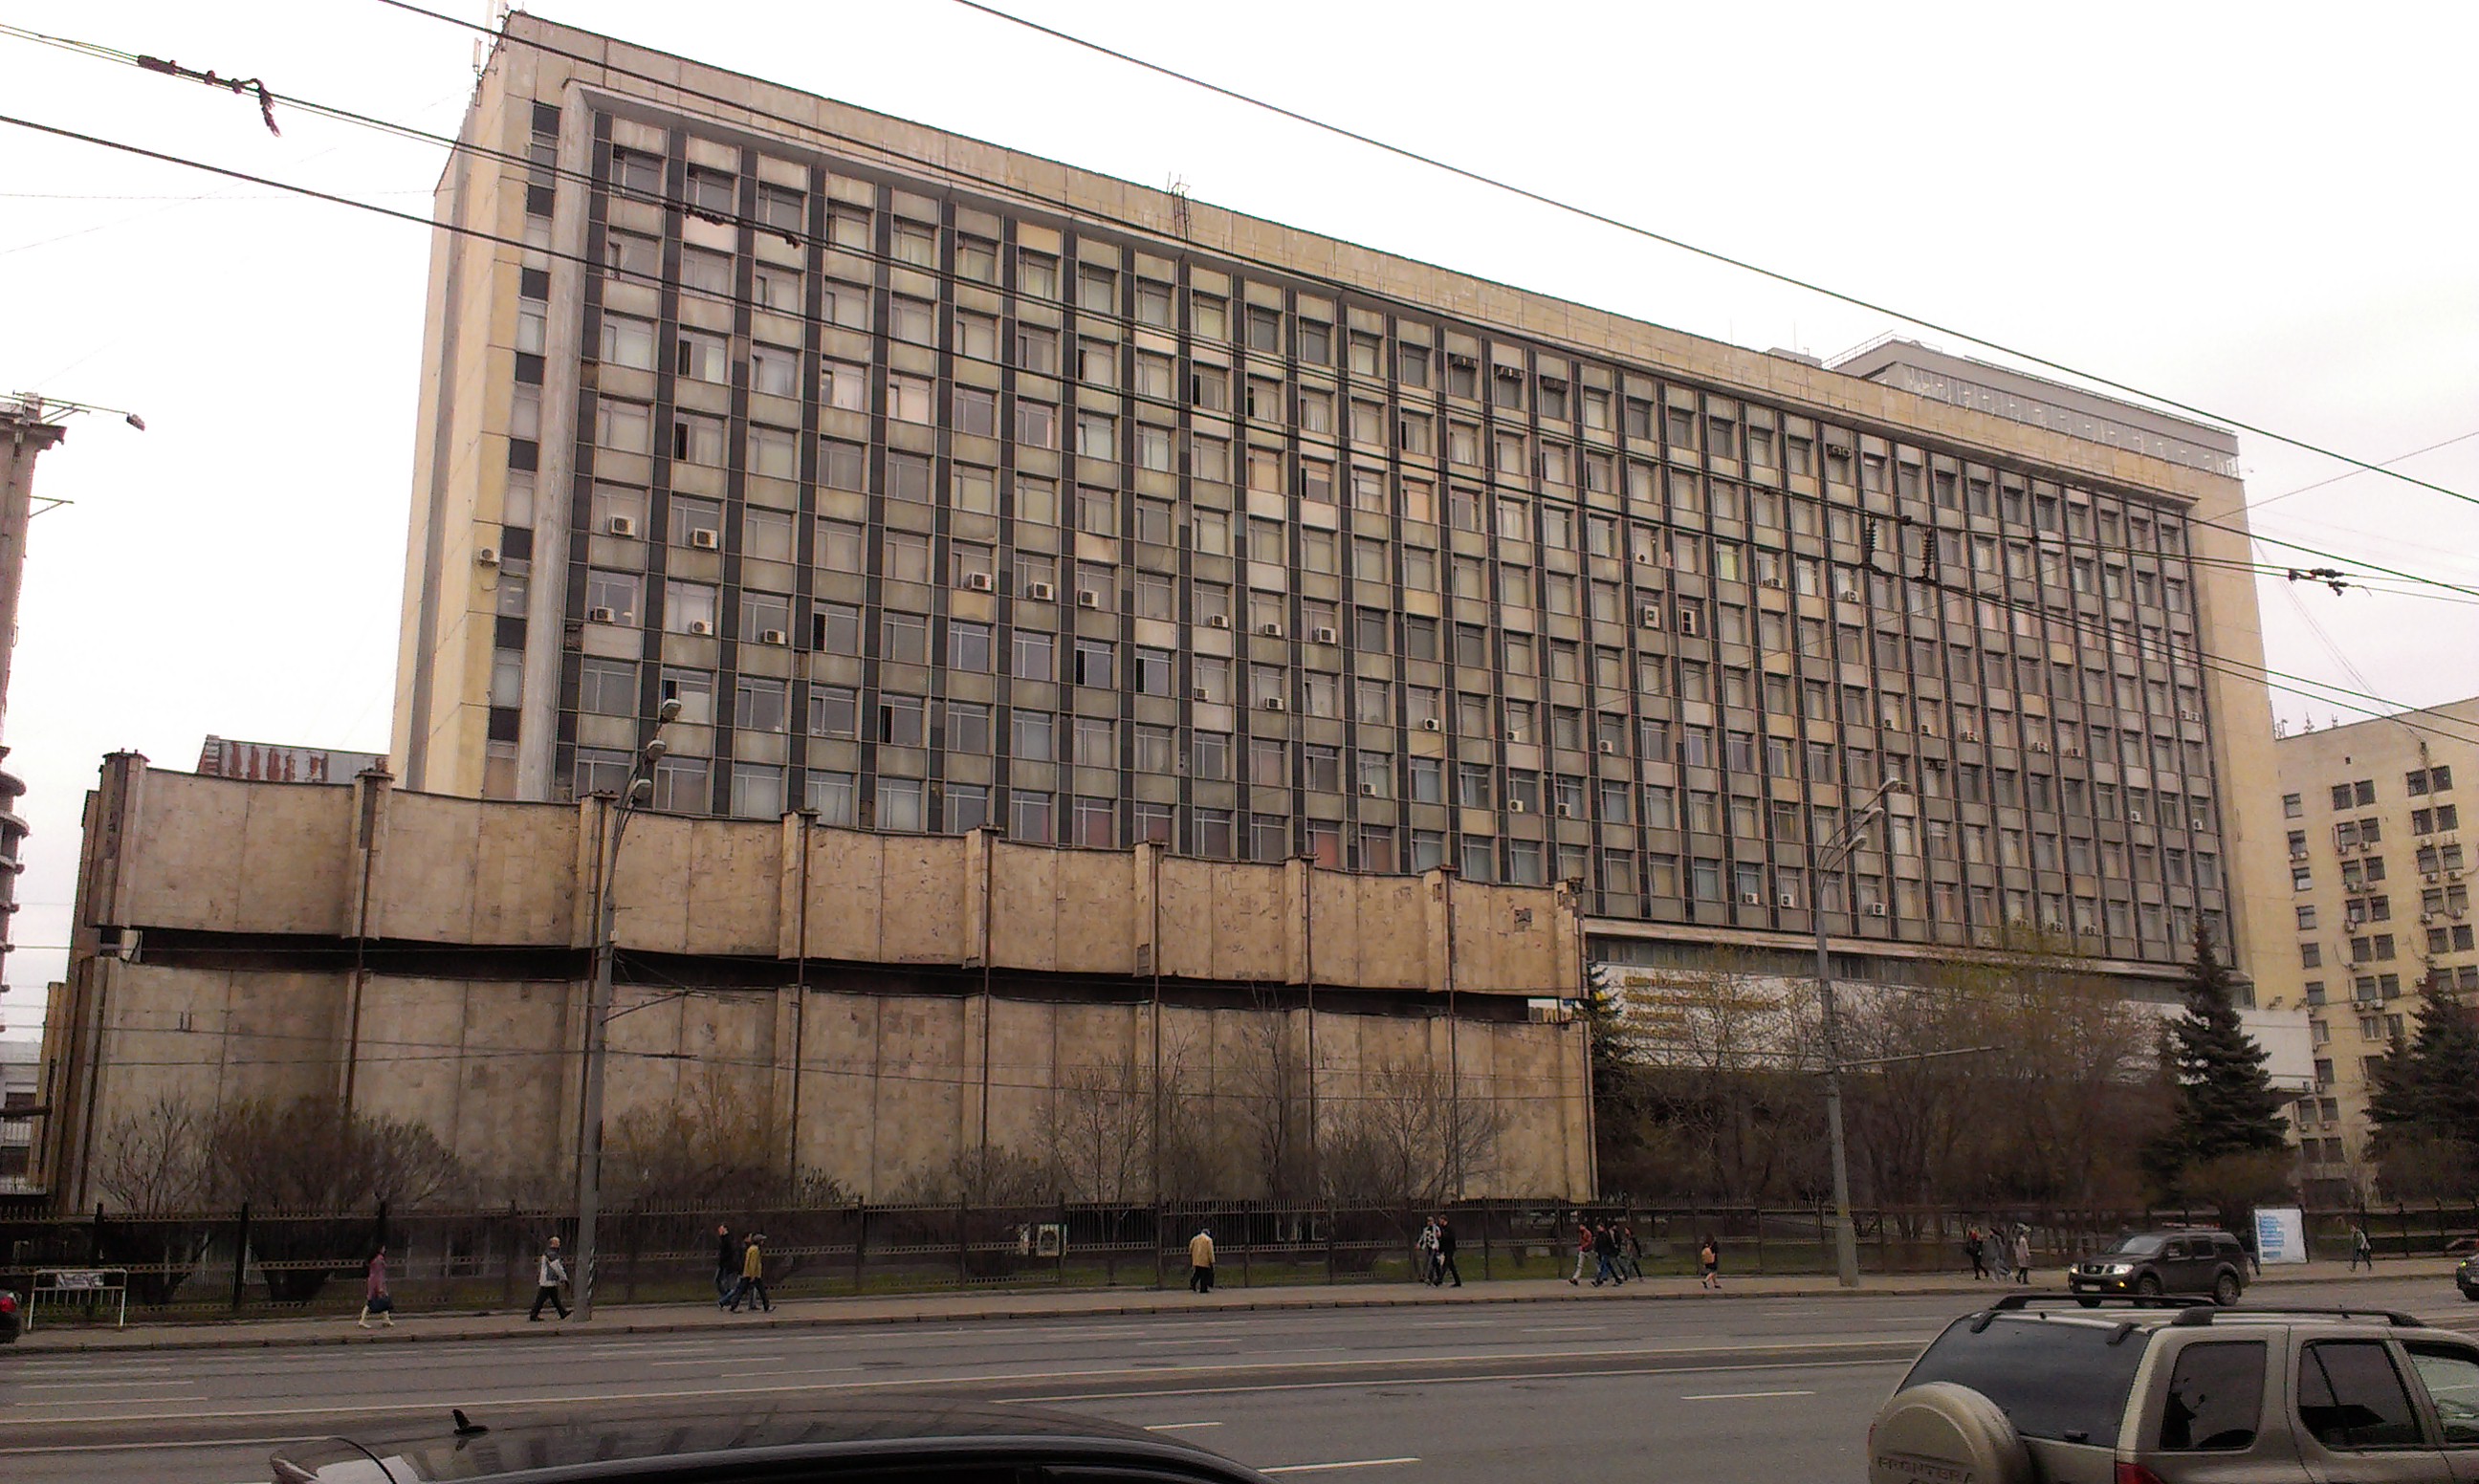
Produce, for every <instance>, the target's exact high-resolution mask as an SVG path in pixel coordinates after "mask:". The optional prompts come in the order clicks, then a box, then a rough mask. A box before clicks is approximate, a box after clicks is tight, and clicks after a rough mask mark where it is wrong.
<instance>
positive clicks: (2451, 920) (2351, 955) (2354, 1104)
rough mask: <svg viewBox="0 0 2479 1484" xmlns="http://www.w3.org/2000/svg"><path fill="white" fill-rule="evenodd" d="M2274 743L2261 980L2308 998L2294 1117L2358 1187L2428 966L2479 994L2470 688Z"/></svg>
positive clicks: (2333, 1182)
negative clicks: (2382, 1081) (2278, 929)
mask: <svg viewBox="0 0 2479 1484" xmlns="http://www.w3.org/2000/svg"><path fill="white" fill-rule="evenodd" d="M2273 755H2274V756H2275V757H2276V758H2277V759H2278V760H2279V763H2280V788H2279V792H2280V795H2281V810H2282V813H2283V815H2284V816H2285V822H2286V824H2287V851H2288V857H2289V880H2290V897H2291V906H2290V910H2291V915H2292V918H2293V925H2294V926H2295V928H2296V934H2295V936H2296V946H2295V950H2294V953H2293V955H2292V956H2291V957H2290V958H2289V959H2287V961H2286V962H2284V961H2280V960H2273V959H2267V962H2266V963H2265V966H2264V971H2263V972H2262V973H2261V974H2259V976H2258V984H2259V988H2260V989H2261V990H2262V992H2263V993H2264V994H2265V996H2266V997H2267V998H2269V997H2271V996H2272V995H2275V994H2286V995H2287V996H2289V997H2290V998H2289V1003H2290V1004H2294V1005H2304V1006H2305V1007H2306V1008H2307V1013H2308V1016H2309V1028H2310V1035H2311V1036H2312V1038H2313V1042H2314V1047H2315V1091H2314V1095H2313V1097H2310V1098H2307V1099H2304V1100H2302V1101H2301V1102H2300V1103H2299V1104H2298V1105H2297V1119H2298V1133H2299V1141H2300V1145H2301V1148H2302V1150H2303V1151H2304V1153H2305V1154H2306V1156H2307V1159H2308V1166H2309V1176H2310V1178H2311V1179H2313V1180H2314V1181H2315V1182H2317V1183H2318V1184H2319V1185H2321V1186H2323V1187H2324V1188H2325V1189H2326V1190H2329V1191H2330V1192H2331V1193H2334V1194H2342V1193H2349V1194H2355V1195H2359V1196H2365V1195H2369V1194H2372V1193H2373V1192H2374V1166H2373V1164H2372V1163H2371V1162H2370V1161H2369V1159H2368V1150H2367V1139H2368V1136H2369V1134H2370V1133H2371V1132H2372V1131H2371V1130H2370V1128H2369V1126H2368V1124H2367V1119H2366V1113H2367V1086H2368V1082H2369V1080H2370V1073H2371V1071H2372V1070H2373V1068H2374V1066H2375V1063H2376V1062H2378V1061H2380V1060H2382V1058H2383V1057H2384V1055H2385V1053H2386V1051H2387V1050H2388V1049H2389V1048H2390V1046H2391V1044H2392V1043H2393V1042H2394V1041H2395V1040H2396V1039H2398V1038H2401V1037H2404V1036H2410V1035H2414V1034H2415V1033H2416V1030H2417V1026H2416V1015H2417V1009H2418V1004H2417V995H2418V991H2419V986H2420V985H2421V984H2422V983H2424V981H2425V980H2426V978H2427V975H2428V974H2429V973H2430V972H2431V971H2433V972H2434V973H2435V974H2436V975H2437V976H2438V977H2439V979H2440V980H2441V982H2442V984H2443V985H2445V987H2447V988H2448V989H2450V990H2451V991H2452V992H2454V993H2455V994H2457V995H2459V996H2461V997H2462V998H2464V999H2465V1000H2470V999H2472V998H2473V997H2474V996H2479V941H2474V937H2473V934H2474V930H2479V918H2474V917H2473V916H2472V915H2471V911H2470V895H2471V888H2472V887H2473V886H2474V885H2479V834H2473V835H2471V836H2469V841H2470V843H2468V844H2466V843H2465V836H2464V834H2463V816H2462V808H2463V806H2464V804H2465V803H2466V802H2468V801H2467V800H2466V798H2465V794H2464V792H2463V791H2462V790H2463V789H2466V787H2467V786H2468V785H2470V784H2471V783H2472V782H2474V781H2479V698H2473V699H2471V700H2468V701H2457V702H2454V703H2452V704H2449V705H2441V706H2433V707H2430V708H2428V709H2426V710H2422V711H2412V712H2405V713H2403V714H2401V715H2399V716H2385V717H2378V718H2375V719H2374V720H2371V721H2364V722H2354V723H2352V724H2351V725H2349V726H2347V727H2332V728H2327V729H2323V730H2317V731H2306V730H2300V731H2292V732H2289V733H2288V734H2287V735H2286V736H2284V737H2282V738H2281V740H2280V741H2278V742H2277V743H2276V744H2274V748H2273ZM2472 823H2473V824H2474V825H2479V818H2474V819H2473V820H2472Z"/></svg>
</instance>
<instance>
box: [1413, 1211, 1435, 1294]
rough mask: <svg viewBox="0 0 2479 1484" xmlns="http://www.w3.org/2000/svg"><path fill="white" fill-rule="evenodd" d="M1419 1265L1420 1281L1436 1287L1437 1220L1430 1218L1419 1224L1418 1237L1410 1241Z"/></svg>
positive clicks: (1433, 1217)
mask: <svg viewBox="0 0 2479 1484" xmlns="http://www.w3.org/2000/svg"><path fill="white" fill-rule="evenodd" d="M1412 1250H1413V1251H1414V1252H1415V1253H1417V1254H1418V1263H1419V1265H1420V1281H1421V1282H1422V1283H1425V1284H1427V1285H1428V1286H1429V1287H1431V1288H1436V1287H1437V1286H1438V1218H1437V1217H1436V1216H1431V1217H1430V1218H1429V1219H1427V1220H1426V1221H1423V1222H1421V1223H1420V1235H1419V1236H1418V1237H1417V1238H1415V1239H1413V1241H1412Z"/></svg>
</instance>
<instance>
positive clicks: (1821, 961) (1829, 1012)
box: [1807, 774, 1903, 1289]
mask: <svg viewBox="0 0 2479 1484" xmlns="http://www.w3.org/2000/svg"><path fill="white" fill-rule="evenodd" d="M1902 789H1903V780H1902V777H1901V775H1899V774H1895V775H1889V776H1888V777H1887V778H1886V780H1884V781H1883V782H1881V783H1879V784H1878V785H1877V791H1876V792H1874V793H1872V794H1870V795H1869V796H1868V797H1867V798H1866V799H1865V800H1863V801H1861V803H1860V805H1859V807H1858V808H1857V809H1856V810H1854V811H1853V813H1852V815H1851V818H1850V819H1849V820H1847V821H1845V822H1844V824H1843V826H1842V829H1841V830H1840V831H1839V832H1836V833H1835V834H1834V836H1833V838H1832V839H1830V840H1828V841H1827V842H1826V843H1825V844H1824V845H1822V846H1819V847H1818V848H1817V853H1816V873H1815V877H1814V880H1812V881H1811V882H1810V883H1808V893H1807V895H1808V904H1807V905H1808V916H1809V917H1811V918H1813V919H1814V920H1815V923H1816V999H1817V1008H1818V1011H1819V1013H1820V1015H1821V1017H1822V1024H1823V1029H1824V1032H1825V1136H1826V1139H1827V1140H1828V1141H1829V1142H1830V1143H1831V1144H1832V1147H1833V1272H1834V1278H1835V1280H1836V1281H1837V1282H1839V1283H1840V1284H1841V1285H1842V1286H1843V1287H1844V1288H1846V1289H1855V1288H1857V1287H1858V1286H1859V1234H1858V1232H1857V1230H1856V1229H1854V1228H1853V1226H1852V1224H1851V1149H1850V1144H1849V1142H1848V1141H1847V1140H1846V1139H1844V1138H1843V1134H1842V1021H1841V1016H1840V1014H1839V1013H1838V1011H1836V1009H1835V1006H1834V1000H1833V965H1832V961H1831V959H1830V957H1829V954H1828V950H1827V947H1826V942H1825V911H1824V902H1823V893H1822V892H1820V891H1819V890H1818V889H1817V887H1818V886H1819V885H1820V884H1822V883H1823V882H1824V880H1825V874H1826V873H1827V871H1831V870H1833V869H1835V868H1837V867H1838V866H1840V865H1841V864H1842V863H1843V862H1844V861H1846V860H1848V859H1850V858H1851V853H1852V852H1853V851H1854V850H1857V849H1858V848H1859V845H1860V842H1861V841H1863V840H1865V839H1866V838H1867V837H1868V827H1869V826H1870V825H1871V824H1874V823H1875V822H1876V821H1878V820H1879V819H1881V818H1883V817H1884V814H1885V798H1886V796H1887V795H1888V794H1894V793H1900V792H1902Z"/></svg>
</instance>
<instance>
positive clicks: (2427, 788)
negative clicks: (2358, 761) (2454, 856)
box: [2281, 764, 2453, 829]
mask: <svg viewBox="0 0 2479 1484" xmlns="http://www.w3.org/2000/svg"><path fill="white" fill-rule="evenodd" d="M2452 787H2453V770H2452V769H2451V768H2449V767H2445V766H2443V765H2441V764H2440V765H2438V766H2436V767H2433V768H2413V769H2411V770H2410V771H2409V772H2408V773H2405V774H2403V775H2402V789H2403V791H2404V792H2405V793H2407V794H2409V795H2410V796H2411V797H2412V798H2418V797H2420V796H2422V795H2426V794H2441V793H2445V792H2447V791H2449V790H2450V789H2451V788H2452ZM2332 792H2333V807H2334V809H2335V811H2336V812H2338V811H2339V810H2342V809H2347V808H2365V807H2366V806H2369V805H2371V804H2374V803H2375V802H2376V782H2375V780H2373V779H2364V778H2363V779H2359V780H2356V781H2353V782H2348V783H2335V784H2334V785H2332ZM2281 811H2282V813H2284V814H2286V815H2287V816H2288V817H2289V818H2291V819H2296V818H2297V817H2298V816H2299V813H2300V811H2301V810H2300V803H2299V796H2298V795H2297V794H2283V795H2282V796H2281ZM2444 828H2446V829H2450V828H2452V827H2451V826H2445V827H2444Z"/></svg>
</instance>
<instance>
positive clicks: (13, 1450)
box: [0, 1433, 319, 1458]
mask: <svg viewBox="0 0 2479 1484" xmlns="http://www.w3.org/2000/svg"><path fill="white" fill-rule="evenodd" d="M317 1441H319V1435H318V1434H316V1433H295V1434H294V1435H293V1436H291V1437H289V1438H211V1439H203V1440H202V1439H198V1438H170V1439H166V1440H163V1441H160V1442H155V1443H40V1444H36V1445H34V1446H31V1447H9V1448H0V1458H14V1457H17V1456H19V1455H21V1454H22V1455H26V1456H32V1455H34V1454H37V1453H136V1452H141V1451H154V1450H158V1449H162V1448H181V1449H184V1450H194V1449H198V1448H209V1447H236V1448H246V1447H267V1446H270V1445H275V1444H284V1443H315V1442H317Z"/></svg>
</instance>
